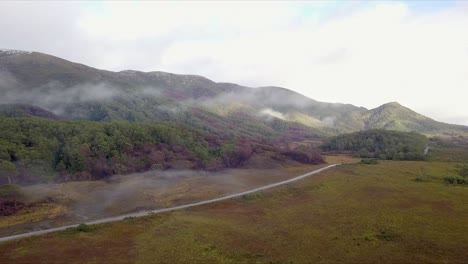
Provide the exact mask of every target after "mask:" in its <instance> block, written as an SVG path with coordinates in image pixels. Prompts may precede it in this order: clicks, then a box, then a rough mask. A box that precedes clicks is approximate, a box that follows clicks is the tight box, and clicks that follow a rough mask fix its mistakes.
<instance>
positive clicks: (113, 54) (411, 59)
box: [0, 1, 468, 125]
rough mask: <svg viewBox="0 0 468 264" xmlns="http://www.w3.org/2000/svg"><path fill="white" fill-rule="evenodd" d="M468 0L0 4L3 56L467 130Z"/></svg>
mask: <svg viewBox="0 0 468 264" xmlns="http://www.w3.org/2000/svg"><path fill="white" fill-rule="evenodd" d="M467 14H468V2H465V1H460V2H453V1H440V2H437V1H401V2H397V1H391V2H376V1H368V2H367V1H326V2H321V1H309V2H299V1H286V2H279V1H275V2H265V1H261V2H251V1H230V2H219V1H207V2H193V1H190V2H179V1H177V2H150V1H139V2H136V1H135V2H86V1H82V2H58V1H57V2H39V1H38V2H32V1H30V2H29V1H25V2H4V1H2V2H0V33H1V35H0V36H1V38H0V48H9V49H21V50H32V51H40V52H44V53H49V54H52V55H55V56H59V57H62V58H65V59H68V60H71V61H75V62H80V63H84V64H87V65H89V66H93V67H97V68H101V69H107V70H115V71H119V70H125V69H133V70H142V71H155V70H159V71H168V72H174V73H187V74H198V75H203V76H205V77H207V78H210V79H212V80H214V81H219V82H234V83H238V84H241V85H247V86H254V87H256V86H269V85H274V86H282V87H286V88H289V89H292V90H295V91H297V92H299V93H302V94H304V95H306V96H309V97H311V98H313V99H316V100H319V101H326V102H342V103H351V104H355V105H358V106H364V107H367V108H374V107H377V106H379V105H381V104H383V103H386V102H390V101H397V102H399V103H401V104H403V105H405V106H408V107H410V108H412V109H413V110H415V111H417V112H419V113H422V114H425V115H427V116H429V117H432V118H434V119H436V120H439V121H444V122H450V123H458V124H465V125H468V103H467V99H468V15H467Z"/></svg>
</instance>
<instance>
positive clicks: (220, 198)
mask: <svg viewBox="0 0 468 264" xmlns="http://www.w3.org/2000/svg"><path fill="white" fill-rule="evenodd" d="M339 165H340V164H332V165H329V166H326V167H323V168H321V169H317V170H314V171H311V172H308V173H306V174H303V175H300V176H297V177H294V178H291V179H289V180H285V181H280V182H277V183H272V184H268V185H265V186H262V187H259V188H255V189H252V190H249V191H245V192H240V193H235V194H230V195H226V196H222V197H218V198H214V199H210V200H205V201H200V202H196V203H191V204H184V205H179V206H174V207H169V208H164V209H156V210H152V211H142V212H136V213H130V214H125V215H119V216H114V217H108V218H103V219H98V220H94V221H89V222H86V224H87V225H97V224H103V223H110V222H115V221H121V220H123V219H125V218H128V217H142V216H146V215H151V214H159V213H164V212H170V211H175V210H180V209H185V208H190V207H194V206H199V205H204V204H210V203H215V202H219V201H223V200H227V199H232V198H237V197H241V196H243V195H246V194H251V193H254V192H258V191H263V190H266V189H270V188H273V187H277V186H280V185H284V184H288V183H291V182H294V181H297V180H300V179H303V178H305V177H308V176H311V175H314V174H317V173H320V172H322V171H325V170H328V169H330V168H333V167H335V166H339ZM76 226H78V224H74V225H68V226H62V227H56V228H50V229H44V230H38V231H32V232H28V233H23V234H18V235H13V236H6V237H0V242H3V241H9V240H14V239H19V238H25V237H30V236H37V235H42V234H47V233H51V232H55V231H62V230H65V229H67V228H70V227H76Z"/></svg>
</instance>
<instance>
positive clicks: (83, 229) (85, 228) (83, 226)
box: [65, 223, 96, 234]
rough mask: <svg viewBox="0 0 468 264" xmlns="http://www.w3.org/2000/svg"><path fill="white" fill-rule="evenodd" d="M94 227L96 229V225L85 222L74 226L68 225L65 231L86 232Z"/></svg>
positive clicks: (72, 232)
mask: <svg viewBox="0 0 468 264" xmlns="http://www.w3.org/2000/svg"><path fill="white" fill-rule="evenodd" d="M94 229H96V227H94V226H90V225H87V224H85V223H81V224H79V225H77V226H75V227H69V228H67V229H66V230H65V231H67V233H71V234H74V233H88V232H91V231H93V230H94Z"/></svg>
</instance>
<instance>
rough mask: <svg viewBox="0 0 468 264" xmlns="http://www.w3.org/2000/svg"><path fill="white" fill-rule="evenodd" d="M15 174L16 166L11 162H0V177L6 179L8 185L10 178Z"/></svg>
mask: <svg viewBox="0 0 468 264" xmlns="http://www.w3.org/2000/svg"><path fill="white" fill-rule="evenodd" d="M15 174H16V166H15V164H14V163H13V162H11V161H7V160H2V161H0V176H2V177H6V178H7V179H8V184H11V176H14V175H15Z"/></svg>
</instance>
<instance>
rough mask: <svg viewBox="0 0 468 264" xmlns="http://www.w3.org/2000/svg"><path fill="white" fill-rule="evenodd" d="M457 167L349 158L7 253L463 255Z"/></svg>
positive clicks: (92, 257)
mask: <svg viewBox="0 0 468 264" xmlns="http://www.w3.org/2000/svg"><path fill="white" fill-rule="evenodd" d="M455 170H456V164H455V163H452V162H436V161H434V162H412V161H382V162H379V164H377V165H365V164H351V165H343V166H340V167H336V168H334V169H332V170H329V171H326V172H323V173H321V174H320V175H317V176H314V177H309V178H305V179H303V180H301V181H298V182H295V183H291V184H288V185H286V186H282V187H278V188H275V189H271V190H267V191H263V192H262V193H259V194H257V195H252V196H249V197H242V198H237V199H232V200H227V201H222V202H219V203H214V204H209V205H203V206H199V207H194V208H189V209H185V210H182V211H176V212H169V213H164V214H161V215H154V216H146V217H143V218H138V219H126V220H123V221H120V222H115V223H108V224H102V225H98V226H95V227H93V228H89V229H83V230H82V231H79V230H75V231H73V230H68V231H61V232H57V233H51V234H46V235H43V236H38V237H30V238H26V239H22V240H18V241H9V242H3V243H1V244H0V253H1V254H0V262H2V263H4V262H7V263H28V262H30V261H32V260H34V262H35V263H45V262H47V263H63V261H64V260H66V259H67V260H70V259H74V258H79V259H80V261H79V262H80V263H95V262H103V261H106V262H112V263H129V262H132V263H154V262H179V263H180V262H183V263H206V262H216V263H221V262H222V263H252V262H261V263H268V262H280V263H284V262H288V263H290V262H294V263H296V262H299V263H303V262H308V261H314V262H317V263H321V262H326V263H328V262H353V263H355V262H360V263H375V262H380V263H396V262H411V263H415V262H417V263H441V262H448V263H463V261H464V260H465V259H466V258H467V255H466V252H468V248H466V245H468V241H467V237H466V236H465V234H466V233H467V232H468V230H467V227H466V222H467V221H468V214H467V212H468V208H467V204H468V203H466V201H467V200H468V196H467V195H468V192H467V191H466V187H463V186H451V185H447V184H445V183H444V182H443V180H442V178H443V177H444V176H446V175H448V174H453V173H455ZM418 177H422V178H424V179H426V180H424V181H418V180H416V179H417V178H418ZM449 219H450V220H449ZM448 220H449V221H448ZM43 245H48V246H47V248H46V247H44V246H43ZM50 247H53V248H54V249H55V250H53V251H50V250H49V249H48V248H50ZM46 251H47V252H46Z"/></svg>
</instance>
